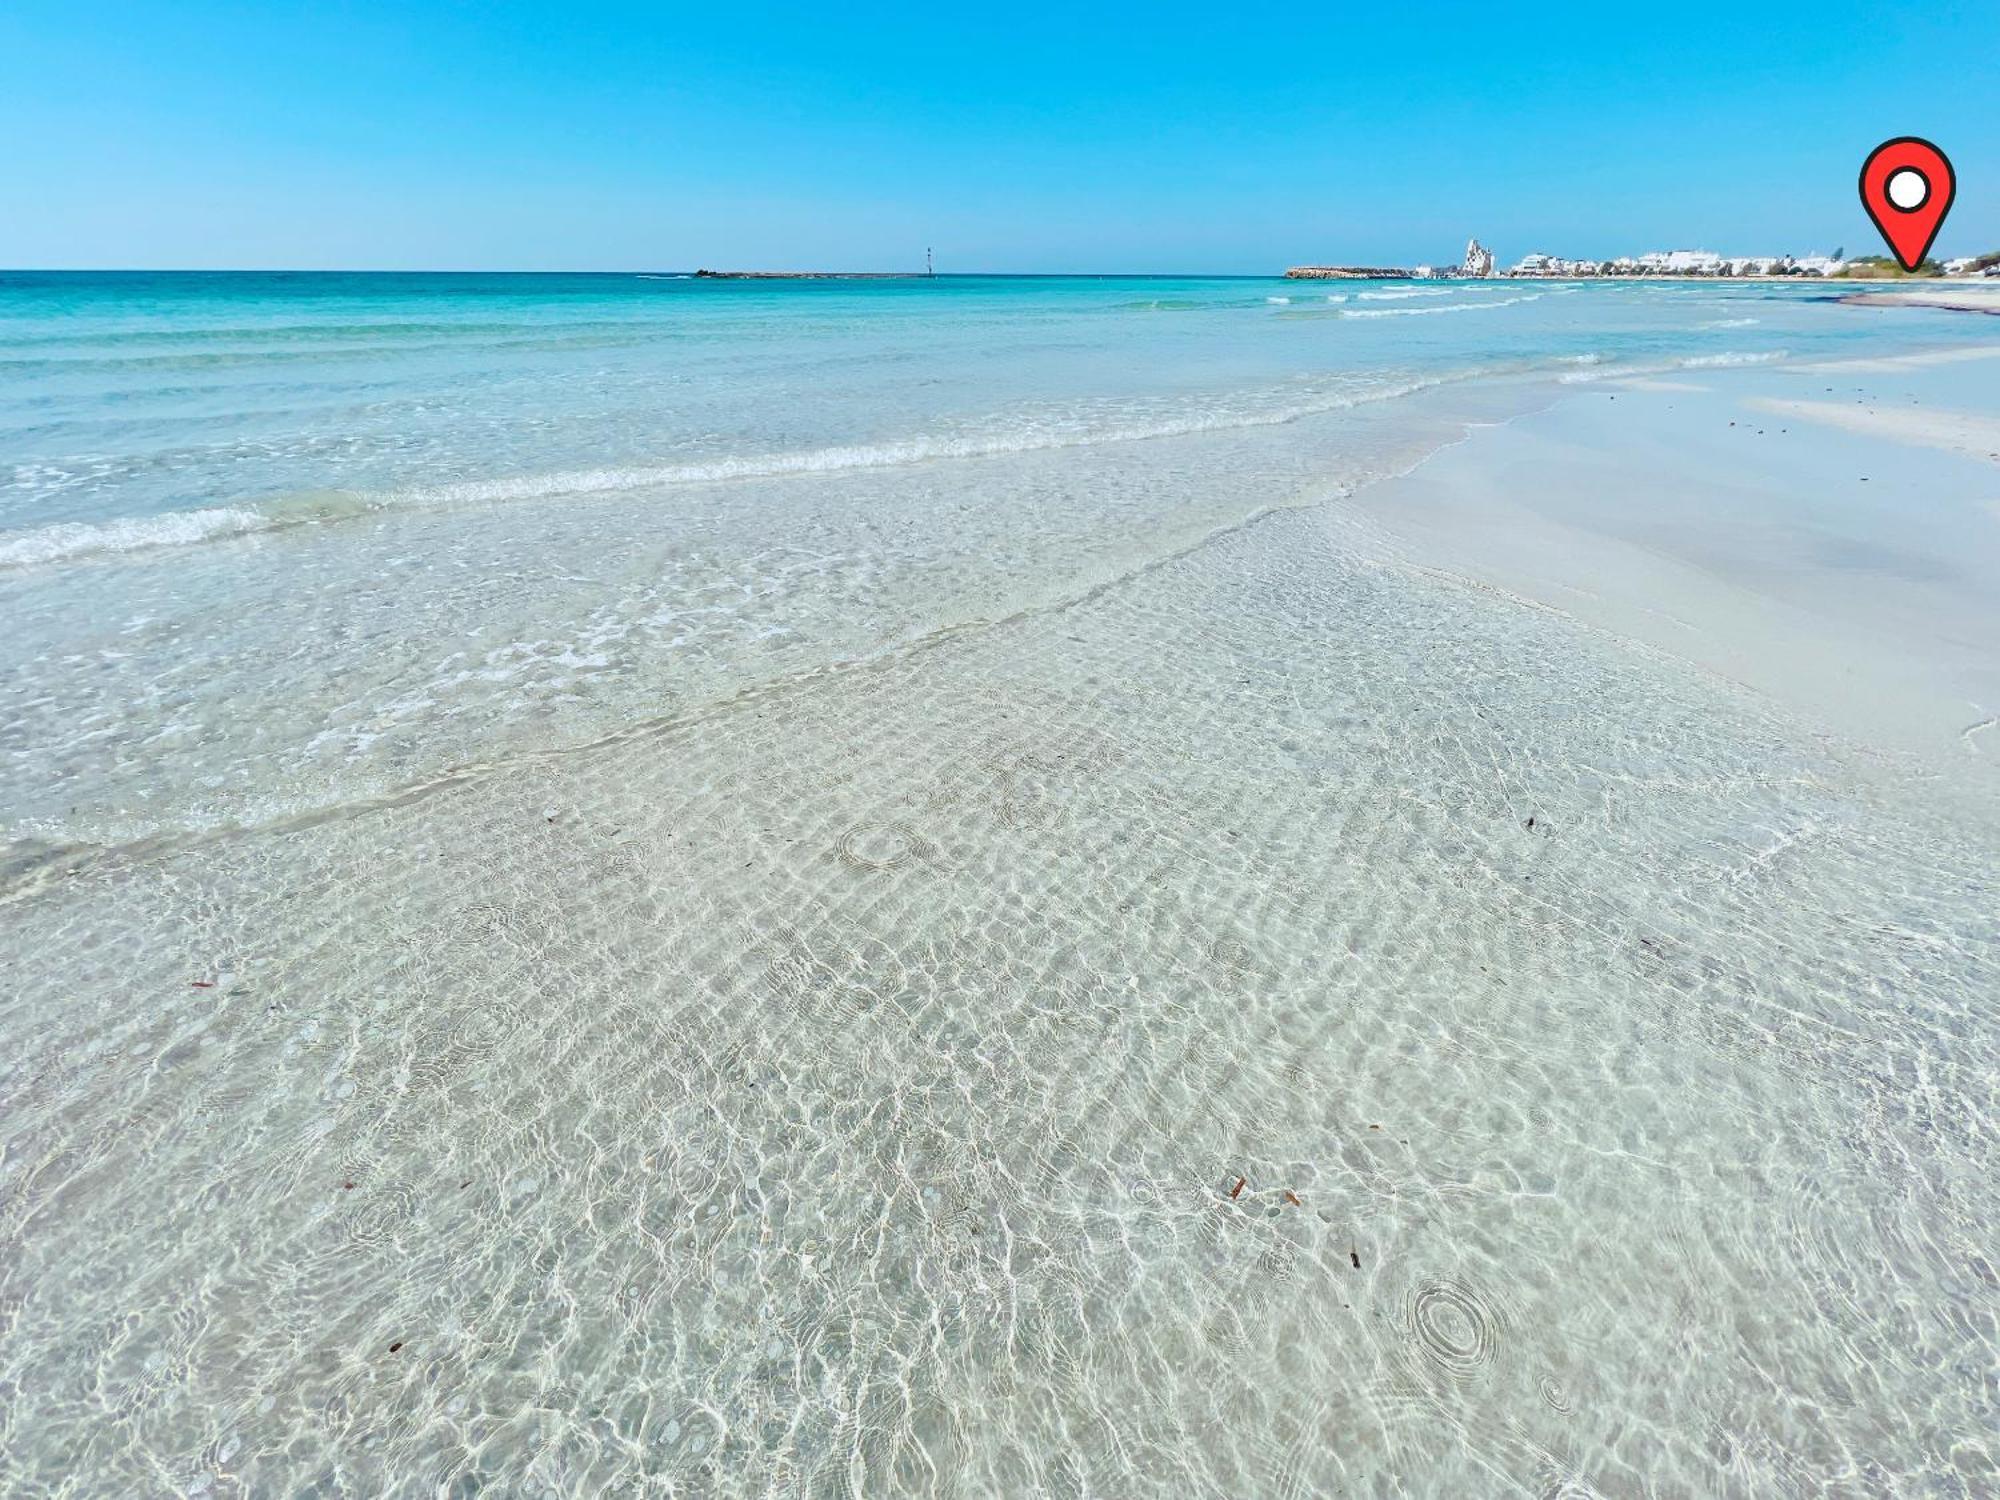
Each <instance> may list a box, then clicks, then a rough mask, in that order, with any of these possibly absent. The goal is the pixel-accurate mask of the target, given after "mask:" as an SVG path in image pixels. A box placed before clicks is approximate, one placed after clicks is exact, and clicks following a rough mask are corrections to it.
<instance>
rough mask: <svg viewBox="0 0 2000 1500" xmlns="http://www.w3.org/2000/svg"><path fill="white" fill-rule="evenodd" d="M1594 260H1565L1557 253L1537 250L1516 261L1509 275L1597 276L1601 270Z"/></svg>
mask: <svg viewBox="0 0 2000 1500" xmlns="http://www.w3.org/2000/svg"><path fill="white" fill-rule="evenodd" d="M1600 269H1601V268H1600V267H1599V265H1598V263H1597V262H1596V261H1594V260H1564V259H1563V258H1562V257H1561V256H1557V255H1544V254H1542V253H1541V252H1540V251H1536V252H1535V253H1534V254H1533V255H1524V256H1522V257H1521V258H1520V259H1519V260H1518V261H1516V262H1515V263H1514V268H1513V269H1512V270H1510V271H1509V272H1508V273H1507V274H1508V275H1509V276H1563V277H1569V276H1596V275H1598V274H1599V272H1600Z"/></svg>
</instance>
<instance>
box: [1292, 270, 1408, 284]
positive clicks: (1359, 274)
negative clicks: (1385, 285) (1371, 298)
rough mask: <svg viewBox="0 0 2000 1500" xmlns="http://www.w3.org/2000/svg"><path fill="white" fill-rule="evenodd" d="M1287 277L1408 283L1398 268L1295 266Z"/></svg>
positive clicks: (1406, 274) (1297, 279)
mask: <svg viewBox="0 0 2000 1500" xmlns="http://www.w3.org/2000/svg"><path fill="white" fill-rule="evenodd" d="M1285 275H1286V276H1288V277H1290V278H1291V279H1292V280H1293V281H1407V280H1409V277H1410V273H1409V272H1408V271H1407V270H1404V269H1402V268H1401V267H1398V266H1293V267H1292V268H1291V269H1290V270H1289V271H1287V272H1285Z"/></svg>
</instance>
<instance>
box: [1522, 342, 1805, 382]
mask: <svg viewBox="0 0 2000 1500" xmlns="http://www.w3.org/2000/svg"><path fill="white" fill-rule="evenodd" d="M1785 357H1786V353H1785V351H1784V350H1783V349H1768V350H1763V351H1750V350H1733V351H1731V352H1729V353H1727V354H1691V355H1688V356H1687V357H1686V358H1684V359H1667V360H1656V361H1654V362H1652V363H1650V364H1631V365H1607V366H1605V367H1604V368H1601V369H1595V370H1572V371H1571V372H1570V373H1569V374H1567V375H1560V376H1558V377H1557V379H1558V381H1560V382H1561V383H1562V384H1563V385H1588V384H1591V383H1592V382H1594V381H1599V380H1623V379H1625V378H1626V377H1628V376H1632V375H1662V374H1666V373H1667V372H1669V371H1673V370H1724V369H1731V368H1734V367H1735V366H1737V365H1767V364H1770V363H1771V362H1772V361H1773V360H1779V359H1784V358H1785Z"/></svg>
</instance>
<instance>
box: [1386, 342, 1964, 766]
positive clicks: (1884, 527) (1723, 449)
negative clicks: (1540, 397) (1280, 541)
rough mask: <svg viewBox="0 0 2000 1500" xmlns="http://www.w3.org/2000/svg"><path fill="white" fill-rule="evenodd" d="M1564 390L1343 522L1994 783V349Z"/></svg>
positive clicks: (1857, 737)
mask: <svg viewBox="0 0 2000 1500" xmlns="http://www.w3.org/2000/svg"><path fill="white" fill-rule="evenodd" d="M1970 352H1971V353H1972V354H1973V356H1974V357H1972V358H1968V357H1967V354H1968V351H1963V350H1960V351H1951V352H1949V353H1946V354H1943V355H1940V356H1911V357H1898V358H1891V359H1886V360H1854V361H1842V362H1824V363H1818V364H1798V365H1792V366H1783V367H1776V368H1771V369H1756V370H1731V371H1689V372H1685V373H1684V374H1682V375H1680V376H1677V377H1675V378H1674V379H1672V380H1658V379H1652V380H1648V379H1639V380H1611V381H1605V382H1602V383H1596V384H1585V385H1580V386H1577V387H1576V388H1575V389H1574V392H1573V393H1572V394H1570V395H1568V396H1567V397H1566V398H1564V399H1563V400H1561V401H1560V402H1559V403H1558V404H1556V405H1555V406H1554V407H1552V408H1551V409H1549V410H1546V411H1543V412H1539V413H1536V414H1534V415H1530V416H1526V417H1522V418H1519V419H1517V420H1515V421H1512V422H1509V423H1507V424H1504V425H1502V426H1499V427H1493V428H1485V429H1480V430H1476V431H1475V432H1473V433H1472V434H1471V435H1470V436H1469V437H1468V438H1467V439H1466V440H1465V441H1464V442H1463V443H1461V444H1458V445H1456V446H1454V447H1451V448H1448V449H1446V450H1444V451H1442V452H1440V453H1438V454H1437V455H1435V456H1434V457H1432V458H1431V459H1429V460H1428V461H1427V462H1425V463H1424V464H1423V465H1422V466H1421V467H1420V468H1419V469H1418V470H1417V471H1416V472H1415V473H1413V474H1412V475H1410V476H1408V477H1406V478H1403V479H1399V480H1393V481H1389V482H1387V483H1384V484H1380V485H1375V486H1371V487H1369V488H1367V489H1365V490H1363V491H1362V492H1361V493H1360V494H1359V495H1358V496H1357V497H1355V500H1354V502H1353V503H1354V505H1355V507H1356V508H1357V509H1358V510H1359V511H1361V512H1363V513H1365V514H1366V515H1368V516H1370V517H1372V518H1373V519H1375V520H1376V521H1378V522H1379V523H1380V524H1382V525H1383V526H1384V527H1385V528H1387V529H1389V530H1390V531H1391V532H1393V533H1395V534H1396V535H1398V536H1399V537H1401V538H1403V539H1404V540H1405V542H1406V543H1407V544H1408V545H1409V547H1410V555H1411V556H1412V557H1413V558H1415V559H1418V560H1420V561H1422V562H1423V563H1425V564H1427V565H1431V566H1437V567H1443V568H1447V569H1451V570H1455V571H1460V572H1464V573H1466V574H1468V575H1470V576H1473V577H1477V578H1480V579H1483V580H1485V581H1487V582H1490V583H1492V584H1495V585H1497V586H1500V587H1504V588H1506V589H1508V590H1511V591H1513V592H1515V593H1518V594H1520V595H1523V596H1526V597H1529V598H1532V599H1536V600H1539V601H1541V602H1543V603H1545V604H1548V605H1550V606H1553V607H1556V608H1559V609H1561V610H1563V611H1565V612H1566V613H1568V614H1571V615H1573V616H1575V617H1576V618H1577V619H1578V620H1580V621H1583V622H1586V623H1588V624H1590V625H1592V626H1596V627H1599V628H1602V629H1606V630H1609V631H1611V632H1613V633H1615V634H1618V635H1620V636H1624V637H1627V638H1629V639H1631V640H1633V641H1636V642H1640V643H1643V644H1644V645H1645V646H1647V647H1650V648H1654V649H1658V650H1662V651H1665V652H1669V653H1672V654H1674V655H1676V656H1679V657H1682V658H1684V659H1686V660H1688V661H1691V662H1694V663H1696V664H1699V665H1700V666H1703V667H1705V668H1708V669H1711V670H1713V671H1716V672H1718V673H1720V674H1722V675H1723V676H1726V677H1728V678H1730V679H1732V680H1734V681H1737V682H1740V683H1743V684H1746V685H1748V686H1750V687H1752V688H1754V689H1756V690H1757V691H1758V692H1760V693H1762V694H1766V695H1768V696H1769V697H1771V698H1772V699H1773V700H1775V701H1777V702H1781V703H1784V704H1786V705H1788V706H1789V707H1791V708H1792V709H1795V710H1797V711H1798V712H1800V713H1801V714H1803V715H1804V716H1806V717H1807V718H1808V719H1809V720H1810V721H1812V722H1815V723H1817V724H1819V725H1821V726H1822V727H1823V728H1825V729H1827V730H1829V731H1831V732H1833V733H1836V734H1838V735H1840V736H1843V737H1846V738H1849V739H1852V740H1853V741H1854V742H1855V743H1857V744H1860V745H1866V746H1871V747H1877V748H1884V749H1893V750H1895V751H1898V752H1906V753H1911V754H1917V755H1921V756H1926V757H1934V758H1935V759H1936V760H1937V761H1938V763H1939V764H1941V765H1943V766H1944V767H1945V768H1947V769H1948V770H1950V771H1953V772H1971V773H1972V774H1971V776H1970V778H1969V784H1970V785H1973V786H1977V787H1981V788H1983V789H1984V790H1985V791H1986V792H1987V793H1988V794H1990V793H1991V792H1992V791H1993V790H1994V788H1995V787H1996V786H2000V736H1996V735H1993V734H1991V733H1989V732H1987V731H1988V729H1989V727H1990V725H1991V723H1992V720H1993V717H1994V715H1995V714H1996V712H2000V656H1996V654H1995V652H1994V649H1993V643H1994V642H1996V641H2000V582H1997V581H2000V510H1996V503H2000V467H1996V465H2000V416H1996V415H1995V414H1996V413H2000V341H1996V344H1995V346H1994V347H1993V348H1991V349H1987V350H1984V351H1970Z"/></svg>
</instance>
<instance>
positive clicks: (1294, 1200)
mask: <svg viewBox="0 0 2000 1500" xmlns="http://www.w3.org/2000/svg"><path fill="white" fill-rule="evenodd" d="M1285 1201H1286V1202H1287V1203H1289V1204H1291V1205H1292V1207H1293V1208H1304V1207H1305V1204H1303V1203H1301V1202H1300V1201H1299V1195H1298V1194H1297V1193H1295V1192H1293V1191H1292V1190H1291V1189H1290V1188H1286V1189H1285Z"/></svg>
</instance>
